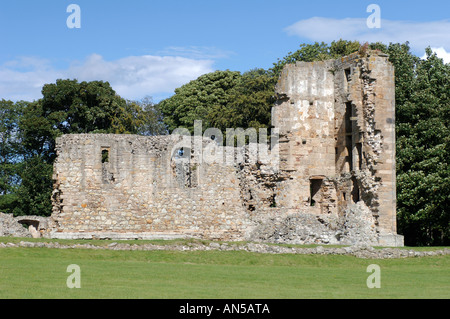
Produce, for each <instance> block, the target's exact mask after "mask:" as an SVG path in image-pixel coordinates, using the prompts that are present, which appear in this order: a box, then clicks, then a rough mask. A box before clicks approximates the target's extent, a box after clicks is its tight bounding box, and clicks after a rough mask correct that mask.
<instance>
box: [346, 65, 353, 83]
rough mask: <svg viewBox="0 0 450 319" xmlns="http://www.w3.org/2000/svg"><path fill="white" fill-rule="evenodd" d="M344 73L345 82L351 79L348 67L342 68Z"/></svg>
mask: <svg viewBox="0 0 450 319" xmlns="http://www.w3.org/2000/svg"><path fill="white" fill-rule="evenodd" d="M344 74H345V79H346V80H347V82H350V81H351V80H352V72H351V71H350V68H347V69H344Z"/></svg>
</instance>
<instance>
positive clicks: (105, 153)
mask: <svg viewBox="0 0 450 319" xmlns="http://www.w3.org/2000/svg"><path fill="white" fill-rule="evenodd" d="M103 163H109V149H105V148H104V149H102V164H103Z"/></svg>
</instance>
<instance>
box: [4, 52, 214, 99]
mask: <svg viewBox="0 0 450 319" xmlns="http://www.w3.org/2000/svg"><path fill="white" fill-rule="evenodd" d="M213 63H214V61H213V60H209V59H190V58H184V57H177V56H152V55H144V56H129V57H125V58H122V59H118V60H114V61H106V60H105V59H104V58H103V57H102V56H100V55H98V54H92V55H90V56H89V57H87V58H86V60H85V61H82V62H73V63H72V64H71V65H70V66H69V67H68V68H66V69H59V70H57V69H55V68H53V67H52V66H51V65H50V62H49V61H48V60H45V59H39V58H34V57H21V58H18V59H16V60H13V61H8V62H6V63H4V64H3V65H1V66H0V98H5V99H11V100H20V99H23V100H28V101H31V100H34V99H39V98H40V97H41V96H42V95H41V93H40V92H41V89H42V86H43V85H44V84H46V83H54V82H55V81H56V79H59V78H62V79H66V78H70V79H74V78H76V79H78V80H79V81H93V80H102V81H108V82H109V83H110V84H111V86H112V88H113V89H114V90H115V91H116V92H117V93H118V94H119V95H121V96H122V97H124V98H127V99H140V98H142V97H144V96H146V95H150V96H153V97H154V100H155V101H157V100H158V99H159V98H162V97H166V96H169V95H170V94H172V93H173V90H174V89H175V88H177V87H179V86H181V85H183V84H185V83H187V82H189V81H190V80H193V79H196V78H197V77H198V76H200V75H202V74H205V73H208V72H212V71H213V69H212V65H213Z"/></svg>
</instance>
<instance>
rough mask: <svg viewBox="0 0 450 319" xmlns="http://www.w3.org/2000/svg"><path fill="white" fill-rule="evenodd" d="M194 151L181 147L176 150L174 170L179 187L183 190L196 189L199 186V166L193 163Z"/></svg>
mask: <svg viewBox="0 0 450 319" xmlns="http://www.w3.org/2000/svg"><path fill="white" fill-rule="evenodd" d="M191 153H192V150H191V149H190V148H188V147H180V148H178V149H176V150H175V152H174V153H173V157H172V161H173V164H172V168H173V170H174V174H175V178H176V181H177V183H178V185H179V186H180V187H182V188H195V187H197V186H198V174H199V173H198V164H196V163H191Z"/></svg>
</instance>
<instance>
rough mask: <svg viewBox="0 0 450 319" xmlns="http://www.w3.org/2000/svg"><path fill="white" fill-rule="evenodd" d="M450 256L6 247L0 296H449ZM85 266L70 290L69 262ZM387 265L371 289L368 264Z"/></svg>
mask: <svg viewBox="0 0 450 319" xmlns="http://www.w3.org/2000/svg"><path fill="white" fill-rule="evenodd" d="M449 262H450V256H438V257H421V258H407V259H384V260H381V259H380V260H367V259H358V258H355V257H352V256H333V255H327V256H321V255H291V254H285V255H284V254H282V255H272V254H257V253H249V252H244V251H195V252H192V251H191V252H182V251H113V250H83V249H48V248H2V249H0V298H2V299H5V298H50V299H53V298H101V299H103V298H120V299H122V298H170V299H178V298H182V299H185V298H200V299H203V298H218V299H235V298H239V299H247V298H248V299H267V298H269V299H298V298H445V299H448V298H450V263H449ZM70 264H77V265H78V266H80V269H81V288H79V289H77V288H73V289H69V288H68V287H67V285H66V280H67V278H68V276H69V275H70V274H71V273H68V272H67V266H68V265H70ZM370 264H377V265H379V266H380V267H381V288H380V289H376V288H374V289H369V288H367V285H366V279H367V277H368V276H369V275H370V273H367V272H366V269H367V266H368V265H370Z"/></svg>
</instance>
